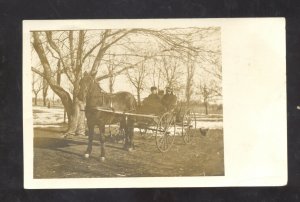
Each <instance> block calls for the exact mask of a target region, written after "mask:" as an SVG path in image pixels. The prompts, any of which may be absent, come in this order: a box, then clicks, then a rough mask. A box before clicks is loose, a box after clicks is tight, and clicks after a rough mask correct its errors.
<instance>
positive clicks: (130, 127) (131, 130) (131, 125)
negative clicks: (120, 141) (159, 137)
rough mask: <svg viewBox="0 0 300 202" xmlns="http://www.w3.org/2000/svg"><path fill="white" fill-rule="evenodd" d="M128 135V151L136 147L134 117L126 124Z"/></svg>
mask: <svg viewBox="0 0 300 202" xmlns="http://www.w3.org/2000/svg"><path fill="white" fill-rule="evenodd" d="M126 129H127V130H126V136H127V137H128V151H132V150H133V149H134V141H133V139H134V121H133V119H130V118H129V119H128V120H127V125H126Z"/></svg>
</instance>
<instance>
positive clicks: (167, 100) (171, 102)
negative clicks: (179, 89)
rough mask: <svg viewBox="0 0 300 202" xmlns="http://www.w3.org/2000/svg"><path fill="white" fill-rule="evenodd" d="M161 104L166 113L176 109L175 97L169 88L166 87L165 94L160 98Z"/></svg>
mask: <svg viewBox="0 0 300 202" xmlns="http://www.w3.org/2000/svg"><path fill="white" fill-rule="evenodd" d="M161 102H162V105H163V106H164V107H165V109H166V111H169V110H173V109H174V108H175V107H176V103H177V97H176V95H174V94H173V89H172V88H171V87H169V86H167V87H166V94H165V95H164V96H163V97H162V99H161Z"/></svg>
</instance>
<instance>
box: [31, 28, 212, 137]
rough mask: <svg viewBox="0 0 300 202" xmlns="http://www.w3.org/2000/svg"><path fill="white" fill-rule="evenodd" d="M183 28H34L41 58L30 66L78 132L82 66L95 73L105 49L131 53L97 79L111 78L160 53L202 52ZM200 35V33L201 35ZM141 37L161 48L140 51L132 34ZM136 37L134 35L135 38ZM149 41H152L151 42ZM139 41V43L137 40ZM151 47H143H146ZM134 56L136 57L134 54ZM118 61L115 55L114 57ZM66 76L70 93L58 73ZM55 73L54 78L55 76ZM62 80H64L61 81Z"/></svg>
mask: <svg viewBox="0 0 300 202" xmlns="http://www.w3.org/2000/svg"><path fill="white" fill-rule="evenodd" d="M210 30H214V29H213V28H206V29H203V28H191V31H190V32H191V33H192V34H194V35H197V34H198V35H199V34H200V35H201V33H202V32H203V33H204V32H208V31H210ZM185 33H186V31H184V30H182V29H163V30H152V29H119V30H110V29H107V30H97V31H84V30H79V31H72V30H70V31H34V32H32V46H33V49H34V50H35V53H36V54H37V57H38V58H39V60H40V63H41V65H42V69H37V68H32V71H33V72H35V73H37V74H39V75H40V76H42V77H43V78H44V79H45V80H46V81H47V83H48V85H49V87H50V88H51V89H52V91H53V92H54V93H55V94H56V95H58V96H59V98H60V99H61V101H62V104H63V105H64V108H65V110H66V112H67V116H68V120H69V129H68V133H81V132H78V131H82V130H81V129H82V128H83V127H84V121H82V120H84V119H83V118H82V116H83V117H84V113H83V112H82V111H81V110H80V107H82V106H83V105H84V103H81V101H80V100H78V98H77V96H78V92H79V81H80V78H81V77H82V71H83V69H84V68H85V69H87V70H89V72H91V73H96V72H98V69H99V67H100V66H101V65H103V63H104V62H105V60H107V57H106V56H107V51H108V50H109V49H112V51H114V52H118V51H119V50H126V51H127V52H129V53H130V54H131V55H130V56H129V55H126V52H124V51H123V52H122V53H121V55H123V57H127V58H129V57H131V58H134V59H130V60H124V61H122V64H120V65H119V66H118V68H116V67H114V71H110V72H108V73H107V74H104V75H98V77H97V78H96V80H97V81H100V80H103V79H108V78H112V77H114V76H117V75H119V74H122V73H125V72H126V71H127V70H128V69H133V68H136V67H141V66H140V65H138V64H140V63H141V62H144V61H146V60H148V59H150V58H153V57H157V56H159V55H166V54H168V53H169V51H172V52H177V53H178V54H180V55H181V57H182V58H186V57H187V53H189V54H190V55H193V56H196V55H197V54H198V52H201V51H202V52H205V51H206V50H205V49H203V48H201V47H196V46H190V45H187V44H189V42H188V41H187V40H186V39H185V35H186V34H185ZM200 35H199V36H200ZM136 36H142V37H144V38H148V39H149V38H152V39H154V40H152V41H153V43H160V44H163V46H162V47H163V48H160V49H158V50H157V51H156V55H153V54H152V53H151V54H149V52H147V53H145V54H146V55H145V54H144V53H142V54H141V53H140V52H139V49H136V47H135V46H136V44H137V43H135V42H132V41H131V40H132V38H131V37H136ZM136 38H137V37H136ZM152 41H151V43H152ZM139 43H140V42H139ZM149 47H150V46H144V48H146V49H147V48H149ZM133 55H135V56H133ZM116 60H118V58H116ZM62 74H63V75H65V76H66V78H67V79H68V82H69V84H70V85H71V86H72V87H73V88H72V89H73V92H72V93H70V92H68V91H67V90H66V86H64V85H65V84H61V82H60V78H61V77H60V76H61V75H62ZM54 75H56V76H57V77H56V78H55V77H54ZM64 83H65V82H64Z"/></svg>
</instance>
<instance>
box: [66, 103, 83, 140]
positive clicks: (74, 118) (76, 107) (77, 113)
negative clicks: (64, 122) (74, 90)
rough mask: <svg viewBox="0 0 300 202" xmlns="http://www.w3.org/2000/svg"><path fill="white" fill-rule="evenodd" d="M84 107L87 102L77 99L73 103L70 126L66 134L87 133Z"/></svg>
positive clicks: (69, 120) (69, 118)
mask: <svg viewBox="0 0 300 202" xmlns="http://www.w3.org/2000/svg"><path fill="white" fill-rule="evenodd" d="M84 109H85V103H83V102H82V101H80V100H78V99H76V101H75V102H74V103H73V105H72V113H71V115H68V122H69V128H68V131H67V132H66V135H85V113H84V111H83V110H84ZM67 114H68V113H67Z"/></svg>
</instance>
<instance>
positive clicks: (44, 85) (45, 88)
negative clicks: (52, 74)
mask: <svg viewBox="0 0 300 202" xmlns="http://www.w3.org/2000/svg"><path fill="white" fill-rule="evenodd" d="M48 87H49V85H48V83H47V81H46V79H43V105H44V107H45V106H47V94H48Z"/></svg>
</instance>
